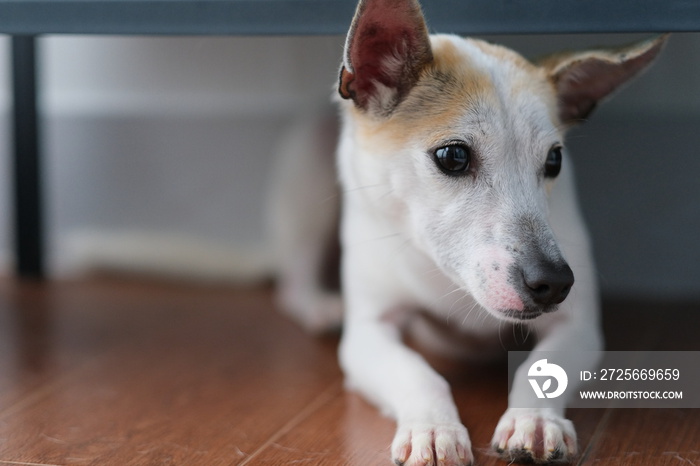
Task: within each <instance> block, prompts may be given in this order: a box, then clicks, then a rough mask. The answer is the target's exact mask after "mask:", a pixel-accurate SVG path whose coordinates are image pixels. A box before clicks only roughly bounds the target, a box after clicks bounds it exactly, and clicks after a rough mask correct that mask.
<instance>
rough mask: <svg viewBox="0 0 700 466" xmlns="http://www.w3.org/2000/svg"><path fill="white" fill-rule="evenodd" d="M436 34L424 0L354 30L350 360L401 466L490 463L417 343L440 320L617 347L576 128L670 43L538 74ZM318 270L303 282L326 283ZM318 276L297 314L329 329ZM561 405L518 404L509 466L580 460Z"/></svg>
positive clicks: (365, 6) (348, 123) (569, 60)
mask: <svg viewBox="0 0 700 466" xmlns="http://www.w3.org/2000/svg"><path fill="white" fill-rule="evenodd" d="M426 30H427V29H426V27H425V23H424V21H423V18H422V14H421V11H420V7H419V6H418V4H417V3H416V2H415V1H414V0H405V1H399V0H366V1H361V3H360V5H359V6H358V10H357V13H356V16H355V19H354V21H353V25H352V27H351V30H350V34H349V35H348V40H347V43H346V53H345V59H344V63H343V68H342V70H341V78H340V85H339V92H340V95H341V96H342V97H343V98H345V99H346V100H345V101H342V102H341V107H342V111H341V116H342V131H341V135H340V143H339V147H338V170H339V174H340V181H341V186H342V203H343V205H342V221H341V244H342V247H343V260H342V288H343V304H344V308H345V315H344V321H343V337H342V342H341V348H340V360H341V365H342V367H343V370H344V371H345V374H346V376H347V380H348V383H349V386H351V387H353V388H354V389H357V390H359V391H360V392H362V393H363V394H364V395H365V396H366V397H367V398H368V399H370V400H371V401H373V402H374V403H376V404H377V405H378V406H379V407H380V408H381V409H382V410H383V411H384V412H386V413H388V414H390V415H392V416H393V417H394V418H396V420H397V423H398V430H397V434H396V437H395V438H394V441H393V444H392V456H393V459H394V461H395V462H396V463H397V464H405V465H414V464H415V465H430V464H455V465H457V464H459V465H462V464H469V463H471V461H472V459H473V456H472V453H471V445H470V441H469V437H468V434H467V430H466V428H465V427H464V426H463V425H462V423H461V421H460V419H459V415H458V412H457V409H456V407H455V404H454V402H453V400H452V397H451V395H450V390H449V386H448V385H447V383H446V382H445V380H444V379H443V378H442V377H441V376H440V375H438V374H437V373H436V372H435V371H434V370H433V369H432V368H431V367H429V366H428V364H427V363H426V362H425V361H424V360H423V359H422V357H421V356H419V355H418V354H417V353H416V352H414V351H413V350H411V349H409V348H408V347H407V346H406V345H404V343H403V341H402V336H403V335H404V333H405V331H407V330H410V329H411V328H413V327H414V325H413V323H414V319H415V317H416V316H417V315H418V314H417V313H416V311H417V310H424V311H426V312H430V313H431V314H432V315H433V316H434V318H435V319H437V320H439V321H442V322H444V323H446V324H447V325H449V326H450V327H451V328H453V329H458V330H460V331H461V332H462V333H463V334H464V338H465V339H469V338H470V337H476V338H477V339H478V340H479V342H480V343H483V342H484V341H491V342H493V347H494V349H496V350H498V349H500V348H501V345H502V343H501V338H500V335H502V334H503V333H508V332H509V330H504V327H507V326H509V325H513V324H514V325H526V326H527V327H528V328H529V329H532V333H533V334H534V335H536V336H537V338H538V343H537V346H536V348H537V349H539V350H551V351H555V350H563V349H568V350H571V349H577V350H599V349H600V348H601V346H602V341H601V334H600V330H599V317H598V307H599V306H598V295H597V289H596V280H595V272H594V264H593V261H592V258H591V252H590V247H589V241H588V238H587V233H586V230H585V226H584V224H583V221H582V219H581V215H580V213H579V209H578V205H577V200H576V195H575V191H574V186H573V178H572V176H573V175H572V172H571V167H570V164H569V163H568V160H565V161H564V163H563V165H562V161H561V159H562V154H561V151H562V149H561V148H562V144H563V139H564V131H565V129H566V128H567V127H568V126H569V125H571V124H573V123H575V122H576V121H578V120H580V119H582V118H584V117H585V116H586V115H587V114H588V113H589V112H590V111H591V110H592V108H593V107H594V106H595V103H596V102H597V101H598V100H599V99H601V98H602V97H604V96H605V95H607V94H608V93H609V92H611V91H612V90H613V89H614V88H615V87H617V86H618V85H619V84H621V83H622V82H623V81H625V80H627V79H628V78H630V77H632V76H633V75H635V74H637V73H638V72H639V71H640V70H641V69H643V68H644V67H645V66H646V65H648V64H649V63H650V62H651V60H652V59H653V57H654V56H655V55H656V54H657V53H658V51H659V49H660V48H661V44H662V42H663V40H662V39H658V40H656V41H649V42H647V43H644V44H639V45H636V46H633V47H630V48H628V49H624V50H620V51H617V52H612V51H595V52H583V53H580V54H570V55H563V56H560V57H558V58H552V59H550V60H549V61H547V62H544V63H543V64H541V65H534V64H531V63H530V62H528V61H526V60H525V59H523V58H521V57H520V56H519V55H517V54H516V53H514V52H512V51H510V50H508V49H505V48H502V47H498V46H495V45H491V44H488V43H485V42H482V41H478V40H469V39H462V38H459V37H456V36H450V35H435V36H428V34H427V32H426ZM560 169H561V173H559V171H560ZM316 175H318V173H317V172H315V173H313V174H312V175H311V176H316ZM555 178H556V179H557V182H556V183H554V181H555ZM309 181H310V180H309ZM300 184H301V185H304V186H308V185H307V184H306V183H305V182H300ZM311 197H313V196H311ZM321 200H325V202H328V197H327V195H323V198H322V199H321ZM307 209H308V208H307ZM311 211H312V210H306V213H305V214H302V215H310V214H309V212H311ZM301 223H307V222H301ZM325 225H326V226H324V230H325V231H327V232H330V231H332V230H331V229H330V228H329V227H328V224H327V222H326V223H325ZM304 236H306V238H307V239H306V240H305V241H306V242H307V243H308V242H309V240H308V235H304ZM557 240H559V241H557ZM290 241H291V242H293V239H292V240H288V241H287V243H288V244H289V242H290ZM317 243H321V242H320V241H317ZM319 246H321V244H319ZM287 247H289V246H287ZM300 251H301V250H300ZM318 263H319V261H318V260H316V261H314V263H313V264H308V263H307V265H306V266H304V267H301V268H299V266H297V267H296V268H294V267H291V268H289V269H288V270H294V271H295V272H294V273H296V274H301V275H304V274H313V273H316V270H315V265H318ZM567 264H568V265H567ZM569 265H570V267H569ZM572 272H573V275H575V277H576V284H575V285H573V275H572ZM287 275H289V272H288V274H287ZM309 276H311V275H309ZM292 281H293V280H292ZM298 281H299V279H297V282H298ZM312 281H313V280H309V281H307V282H306V283H305V285H304V286H302V287H296V289H294V287H293V286H286V287H285V288H286V291H285V293H286V296H288V297H289V296H296V298H294V299H289V298H287V299H286V300H285V304H286V305H287V307H289V308H291V311H292V313H293V314H295V315H296V317H297V318H298V319H299V320H300V321H301V322H302V323H303V324H304V325H306V326H307V327H310V328H313V329H316V330H318V329H319V328H321V327H323V326H327V325H331V324H332V323H333V322H334V319H336V318H337V317H338V314H339V313H338V306H337V302H335V301H333V300H332V299H329V298H328V296H327V295H326V294H321V292H320V291H319V289H318V288H314V286H313V285H310V283H311V282H312ZM572 285H573V289H572ZM290 289H291V291H290ZM300 296H301V297H304V299H297V298H299V297H300ZM313 296H322V299H321V298H319V299H315V300H314V299H312V298H310V297H313ZM567 296H568V297H567ZM295 299H296V301H295ZM310 302H313V303H314V311H313V312H309V309H308V305H307V307H306V308H305V304H304V303H310ZM321 302H322V303H325V306H324V305H318V303H321ZM324 307H325V308H326V309H328V313H324ZM554 311H556V312H554ZM438 340H439V339H438ZM438 342H439V341H438ZM480 348H483V346H480ZM532 362H534V360H532V361H528V362H526V363H525V364H524V365H523V366H522V370H521V371H519V374H517V375H516V379H515V382H514V385H513V389H512V391H511V394H510V402H511V405H514V406H517V405H518V403H517V401H518V397H519V393H523V390H530V387H529V385H528V382H527V374H526V371H527V368H528V367H529V366H530V364H531V363H532ZM559 400H560V401H559V404H558V405H556V407H554V408H548V409H539V410H538V409H531V410H527V409H517V408H509V409H508V410H507V411H506V413H505V414H504V415H503V417H502V418H501V421H500V422H499V424H498V426H497V427H496V432H495V434H494V437H493V447H494V448H495V449H496V450H497V451H498V452H499V453H501V454H502V455H503V456H504V457H505V458H507V459H516V460H518V459H524V460H535V461H537V462H549V461H566V460H569V459H571V458H572V457H573V456H574V455H575V454H576V434H575V431H574V429H573V426H572V424H571V422H570V421H568V420H566V419H565V418H564V417H563V413H564V408H565V403H566V400H565V399H564V397H562V398H560V399H559ZM467 422H469V420H467Z"/></svg>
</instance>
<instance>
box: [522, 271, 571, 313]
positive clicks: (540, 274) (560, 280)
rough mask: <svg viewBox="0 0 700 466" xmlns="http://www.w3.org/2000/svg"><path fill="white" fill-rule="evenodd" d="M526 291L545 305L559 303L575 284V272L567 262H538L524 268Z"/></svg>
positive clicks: (536, 301) (535, 300) (538, 302)
mask: <svg viewBox="0 0 700 466" xmlns="http://www.w3.org/2000/svg"><path fill="white" fill-rule="evenodd" d="M523 280H524V282H525V291H526V292H527V293H528V294H529V295H530V297H531V298H532V300H533V301H534V302H535V303H537V304H541V305H543V306H548V305H553V304H559V303H561V302H562V301H564V300H565V299H566V297H567V296H568V295H569V291H571V287H572V286H573V284H574V273H573V272H572V271H571V267H569V265H568V264H567V263H566V262H559V263H554V262H537V263H533V264H529V265H528V266H526V267H524V268H523Z"/></svg>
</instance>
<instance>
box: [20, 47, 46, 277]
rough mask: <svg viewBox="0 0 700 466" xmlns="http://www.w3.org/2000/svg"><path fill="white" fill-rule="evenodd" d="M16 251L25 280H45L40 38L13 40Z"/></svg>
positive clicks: (21, 273) (21, 275) (21, 274)
mask: <svg viewBox="0 0 700 466" xmlns="http://www.w3.org/2000/svg"><path fill="white" fill-rule="evenodd" d="M12 93H13V99H14V102H13V122H14V127H13V129H12V132H13V135H14V167H13V168H14V173H13V176H14V224H15V232H14V233H15V236H14V248H15V261H16V272H17V274H18V275H19V276H20V277H22V278H43V277H44V238H43V215H42V208H43V206H42V190H41V187H42V186H41V159H40V152H39V150H40V147H39V122H38V114H37V73H36V36H13V37H12Z"/></svg>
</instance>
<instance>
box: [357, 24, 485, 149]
mask: <svg viewBox="0 0 700 466" xmlns="http://www.w3.org/2000/svg"><path fill="white" fill-rule="evenodd" d="M432 47H433V56H434V60H433V62H432V63H431V64H429V65H428V66H426V67H425V68H424V69H423V71H422V73H421V77H420V80H419V81H418V83H417V85H416V86H415V87H414V88H413V89H412V91H411V93H410V94H409V95H408V96H407V97H406V99H405V100H404V101H403V102H402V103H401V104H400V105H399V106H398V107H397V108H396V110H395V112H394V113H393V114H392V115H391V116H390V117H389V118H378V119H375V118H372V117H369V118H368V117H367V116H366V115H364V116H365V117H364V118H361V120H362V121H361V122H360V126H359V128H358V129H360V130H361V131H363V136H364V137H370V138H372V137H374V136H376V135H378V134H381V137H382V138H386V139H387V140H388V141H391V143H392V144H401V145H402V144H403V143H405V141H406V140H407V139H410V138H415V137H416V136H421V137H427V138H429V140H425V139H424V143H425V144H426V145H430V144H437V143H439V142H442V141H444V140H445V139H447V138H450V137H454V135H455V134H458V132H459V123H460V121H461V119H462V117H463V115H464V114H465V113H468V111H469V109H470V107H473V106H475V105H476V104H477V102H484V101H488V100H492V99H495V90H494V88H493V83H492V82H491V79H490V77H489V76H488V75H487V74H485V73H483V72H481V71H479V70H477V69H476V68H475V67H474V66H473V63H472V62H471V60H470V59H469V57H468V56H467V55H466V54H465V53H464V52H462V51H460V50H459V49H458V47H457V46H456V45H455V44H453V43H452V42H451V41H450V40H448V39H446V38H440V37H438V38H434V39H433V42H432ZM358 116H360V115H358Z"/></svg>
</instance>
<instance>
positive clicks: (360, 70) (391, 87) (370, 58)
mask: <svg viewBox="0 0 700 466" xmlns="http://www.w3.org/2000/svg"><path fill="white" fill-rule="evenodd" d="M432 59H433V55H432V51H431V49H430V39H429V37H428V28H427V26H426V24H425V20H424V19H423V13H422V11H421V8H420V5H419V4H418V1H417V0H360V3H359V4H358V6H357V11H356V12H355V17H354V18H353V20H352V25H351V26H350V31H349V32H348V36H347V39H346V42H345V56H344V59H343V67H342V68H341V70H340V83H339V86H338V92H339V93H340V95H341V97H343V98H344V99H352V100H353V101H354V102H355V105H356V106H357V107H359V108H361V109H363V110H372V111H374V112H379V113H382V114H388V113H390V112H391V111H392V110H393V109H394V107H395V106H396V105H397V104H398V103H399V102H401V100H402V99H403V98H404V97H405V96H406V95H407V94H408V92H409V91H410V90H411V89H412V88H413V86H414V85H415V84H416V82H417V81H418V77H419V75H420V72H421V70H422V69H423V67H424V66H425V65H427V64H428V63H430V62H431V61H432Z"/></svg>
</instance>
